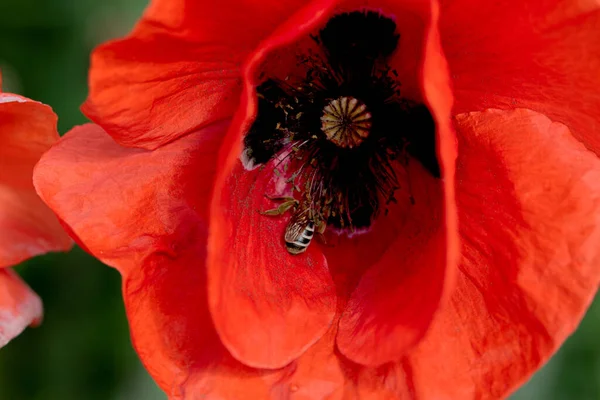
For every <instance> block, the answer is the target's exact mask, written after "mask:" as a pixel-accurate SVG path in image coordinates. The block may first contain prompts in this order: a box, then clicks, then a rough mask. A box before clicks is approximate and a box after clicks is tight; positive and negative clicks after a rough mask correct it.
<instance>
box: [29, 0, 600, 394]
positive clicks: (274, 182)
mask: <svg viewBox="0 0 600 400" xmlns="http://www.w3.org/2000/svg"><path fill="white" fill-rule="evenodd" d="M363 7H367V8H368V9H369V10H378V11H381V13H382V14H383V15H392V16H394V17H395V19H394V21H395V23H396V26H397V29H398V32H399V33H400V40H399V43H398V50H397V51H396V52H395V53H394V54H393V55H392V57H391V58H390V59H389V64H390V66H391V67H392V68H394V69H395V70H396V72H397V73H398V79H399V81H400V82H401V87H400V90H401V91H402V93H405V94H406V95H407V96H409V98H410V99H411V100H413V101H417V102H420V103H422V104H424V105H425V106H426V107H427V109H428V110H429V112H430V113H431V115H432V116H433V118H434V120H435V124H436V147H437V162H438V163H439V167H440V169H441V173H442V177H443V179H437V178H435V177H432V176H431V175H432V174H431V168H430V167H431V166H429V168H428V166H427V163H426V162H425V161H424V160H423V159H418V161H416V160H415V158H418V157H416V156H414V157H413V159H412V160H411V161H410V162H409V163H408V164H407V165H405V166H404V168H400V169H399V170H398V171H396V172H398V173H399V174H403V175H402V176H401V178H402V179H409V183H410V184H411V187H410V195H411V196H412V197H413V199H412V200H414V205H411V202H412V201H410V200H411V199H410V197H409V196H408V195H407V192H406V191H403V190H400V191H399V192H397V193H398V194H399V195H397V196H396V200H397V202H398V205H397V206H395V207H390V209H389V215H388V216H387V217H386V218H383V217H382V216H380V217H379V218H380V219H378V220H377V223H376V224H375V225H374V226H373V227H372V229H371V231H370V232H368V233H365V234H360V235H356V236H353V237H351V238H347V237H345V236H340V237H338V238H337V241H336V242H335V243H330V245H319V244H315V243H313V244H311V245H310V246H309V247H308V250H307V251H306V253H305V254H304V255H301V256H296V257H292V256H289V255H288V254H287V252H286V251H285V247H284V244H283V243H282V240H281V239H280V238H281V236H282V234H283V230H284V229H285V227H286V225H287V223H288V219H286V218H284V217H281V218H267V217H265V216H262V215H260V214H259V213H258V211H261V210H266V209H269V208H272V207H273V206H274V204H273V203H272V202H270V201H269V200H268V199H267V198H265V197H264V195H265V194H267V195H268V194H273V193H274V192H275V194H279V193H277V191H278V188H279V189H280V186H281V181H280V180H279V179H277V174H275V173H271V172H270V171H273V169H274V167H275V163H276V162H278V161H277V160H274V161H273V160H272V161H271V162H266V163H265V167H264V168H263V169H261V168H258V169H253V170H251V171H249V170H248V167H249V165H248V163H247V160H246V165H245V167H246V168H244V166H243V165H242V163H240V161H239V160H240V156H241V154H242V152H243V151H244V152H245V151H246V150H247V149H248V146H247V144H246V143H244V145H243V146H242V139H243V138H244V135H246V132H247V131H248V130H249V129H251V126H252V123H253V121H254V118H255V116H256V114H257V113H258V114H259V117H260V104H257V99H256V97H255V90H259V91H260V90H263V89H261V87H260V86H259V85H260V84H262V83H263V82H264V79H265V76H266V77H269V76H277V75H281V74H283V76H285V75H286V74H288V73H289V74H293V73H296V72H297V69H296V63H295V61H296V58H295V55H296V54H300V53H297V51H298V52H301V51H303V50H306V44H307V39H306V38H307V37H308V34H309V33H312V34H315V33H318V32H319V29H322V28H323V27H324V26H325V25H326V24H327V22H328V21H330V20H331V17H332V16H334V15H339V14H340V13H341V12H347V11H355V10H357V9H362V8H363ZM184 10H185V11H184ZM467 10H468V12H467ZM473 15H477V16H479V17H477V18H473ZM249 16H251V18H249ZM215 21H218V24H217V23H215ZM282 21H285V22H282ZM599 23H600V10H599V9H598V5H597V4H592V3H589V4H588V3H585V2H572V1H549V2H540V4H538V5H537V7H534V6H532V4H531V3H528V4H527V5H524V4H521V3H520V2H517V1H515V2H514V4H512V5H511V6H510V7H509V6H508V5H507V4H505V3H502V4H495V3H493V4H487V3H479V2H468V1H464V0H455V1H450V0H446V1H442V2H441V4H440V5H439V6H438V4H437V2H435V1H431V2H420V1H410V0H405V1H391V0H388V1H368V2H358V1H339V2H337V1H325V0H322V1H313V2H304V1H295V2H286V4H285V5H282V4H281V3H280V2H240V1H229V2H224V3H223V2H220V3H219V4H218V5H217V6H215V5H212V3H210V2H205V1H199V2H198V1H196V2H191V1H185V0H180V1H166V0H157V1H154V2H153V3H152V4H151V6H150V8H149V9H148V10H147V11H146V13H145V15H144V17H143V18H142V20H141V21H140V22H139V23H138V25H137V26H136V28H135V29H134V31H133V32H132V34H131V35H130V36H128V37H127V38H125V39H122V40H119V41H114V42H111V43H108V44H106V45H104V46H101V47H100V48H99V49H98V50H97V51H96V52H95V54H94V56H93V65H92V70H91V74H90V84H91V91H90V98H89V99H88V101H87V102H86V104H85V105H84V111H85V112H86V113H87V115H88V116H90V118H92V119H93V120H94V122H96V123H97V124H99V126H97V125H84V126H82V127H78V128H75V129H74V130H72V131H71V132H70V133H68V134H67V135H66V136H65V137H63V138H62V139H61V140H60V141H59V142H58V144H57V145H55V146H54V147H53V148H52V149H51V150H50V151H49V152H48V153H47V154H46V155H45V156H44V157H43V158H42V160H41V162H40V163H39V166H38V167H37V169H36V171H35V174H34V175H35V176H34V180H35V184H36V188H37V189H38V192H39V193H40V195H41V196H42V198H43V199H44V201H46V203H47V204H48V205H49V206H50V207H51V208H52V209H53V210H54V211H55V212H56V213H57V214H58V216H59V217H60V219H61V220H62V221H64V222H65V224H67V225H68V226H69V228H70V230H71V232H72V234H73V235H74V236H75V238H76V240H78V241H79V242H80V243H81V244H82V245H83V246H85V247H86V248H87V249H88V250H89V251H90V252H91V253H92V254H94V255H95V256H96V257H98V258H100V259H101V260H102V261H104V262H105V263H107V264H109V265H111V266H113V267H115V268H117V269H119V271H120V272H121V274H122V275H123V292H124V298H125V304H126V308H127V313H128V318H129V321H130V326H131V334H132V339H133V342H134V346H135V347H136V350H137V351H138V353H139V355H140V358H141V359H142V361H143V362H144V364H145V365H146V367H147V368H148V370H149V371H150V373H151V374H152V376H153V377H154V378H155V379H156V381H157V382H158V384H159V385H160V386H161V388H163V389H164V390H165V391H166V392H167V394H168V395H169V396H170V397H171V398H173V399H183V398H185V399H195V398H202V397H203V396H206V395H209V396H210V397H211V398H222V399H263V398H265V399H266V398H294V399H325V398H327V399H347V398H356V397H358V398H361V399H371V398H372V399H380V398H396V399H412V398H415V399H431V398H435V399H437V398H447V399H454V398H460V399H463V398H464V399H469V398H473V399H474V398H482V399H495V398H502V397H504V396H507V395H508V394H509V393H511V392H512V391H514V390H515V389H516V388H517V387H518V386H519V385H520V384H521V383H522V382H524V381H525V380H526V379H527V378H528V377H529V376H530V375H531V374H532V373H533V372H534V371H535V370H536V369H537V368H538V367H539V366H540V365H542V364H543V363H544V362H545V361H546V360H547V359H548V358H549V357H550V356H551V355H552V354H553V352H554V351H555V350H556V349H557V348H558V347H559V346H560V344H561V343H562V342H563V341H564V340H565V339H566V337H567V336H568V335H569V334H570V333H572V332H573V330H574V329H575V328H576V326H577V324H578V322H579V321H580V319H581V318H582V316H583V313H584V312H585V310H586V308H587V307H588V305H589V304H590V302H591V300H592V298H593V296H594V294H595V292H596V290H597V287H598V280H599V277H600V271H599V270H598V268H597V267H598V263H599V261H600V260H599V257H600V249H598V248H597V246H596V244H597V243H598V242H599V240H600V230H599V229H598V227H599V226H600V187H599V184H598V182H600V179H599V178H600V177H599V176H598V175H599V174H600V160H598V153H599V151H600V150H599V146H598V138H597V136H596V135H597V134H598V132H597V128H595V126H596V125H597V124H598V122H599V121H598V118H599V117H598V116H599V115H600V112H599V111H600V95H599V94H598V91H597V88H598V87H600V76H599V75H598V74H597V73H596V71H598V70H600V58H599V55H600V49H599V48H598V46H599V44H598V42H597V41H596V40H595V37H596V36H595V32H596V30H595V29H596V27H597V26H598V24H599ZM508 27H511V28H510V29H509V28H508ZM442 49H443V53H442ZM243 60H246V61H245V62H244V63H243V64H242V62H243ZM448 69H449V74H448ZM450 77H451V78H450ZM449 82H450V83H451V85H452V91H450V84H449ZM257 87H258V89H256V88H257ZM263 88H264V87H263ZM138 92H143V93H145V94H146V95H145V96H138V95H137V94H135V93H138ZM451 93H453V95H454V108H453V110H454V111H453V112H452V118H450V109H451V105H452V94H451ZM261 96H263V97H264V92H263V93H261ZM257 108H258V110H257ZM298 118H300V117H298ZM454 133H456V143H457V144H458V157H457V158H456V187H455V185H454V158H455V157H456V149H454V144H455V139H454ZM417 139H419V138H417ZM586 147H587V148H586ZM242 158H244V157H242ZM246 158H247V157H246ZM403 171H404V172H403ZM280 173H281V172H280ZM82 193H86V194H89V193H93V194H94V197H91V196H87V197H86V198H87V199H88V201H86V202H82V201H80V200H79V199H80V198H81V194H82ZM455 205H456V206H455ZM407 209H408V210H411V211H412V212H410V213H406V212H403V211H405V210H407ZM456 214H458V221H459V222H460V223H459V225H458V227H457V226H456V222H455V220H456ZM458 237H460V241H461V244H460V257H458V253H457V250H458V247H457V246H458ZM330 239H331V236H330ZM334 239H335V237H334ZM207 299H208V301H207Z"/></svg>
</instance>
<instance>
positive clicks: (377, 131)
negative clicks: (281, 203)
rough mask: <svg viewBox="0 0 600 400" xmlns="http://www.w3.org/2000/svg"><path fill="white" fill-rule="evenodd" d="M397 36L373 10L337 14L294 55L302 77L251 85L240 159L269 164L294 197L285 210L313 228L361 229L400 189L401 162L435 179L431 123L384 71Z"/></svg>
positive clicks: (390, 24)
mask: <svg viewBox="0 0 600 400" xmlns="http://www.w3.org/2000/svg"><path fill="white" fill-rule="evenodd" d="M399 37H400V36H399V34H398V33H397V32H396V24H395V22H394V21H393V20H391V19H389V18H386V17H384V16H382V15H380V14H378V13H375V12H351V13H345V14H340V15H337V16H335V17H333V18H332V19H331V20H329V22H328V23H327V25H326V26H325V27H324V28H323V29H322V30H321V31H320V32H319V33H318V35H316V36H314V37H312V39H313V40H314V42H315V44H316V45H317V46H316V48H317V49H316V50H311V51H307V53H306V54H302V55H299V60H298V62H299V64H300V65H302V66H304V68H305V73H304V74H303V76H288V77H285V78H284V79H279V78H275V77H270V78H268V79H266V80H265V81H264V82H263V83H262V84H261V85H260V86H259V87H258V88H257V93H258V99H259V100H258V113H257V116H256V119H255V121H254V123H253V125H252V127H251V128H250V130H249V131H248V133H247V135H246V137H245V139H244V146H245V149H244V158H246V161H247V162H248V163H250V164H252V165H259V164H264V163H267V162H269V161H270V160H273V159H277V162H278V163H279V164H278V165H281V168H280V169H278V170H277V171H276V173H277V175H281V176H285V178H286V182H287V183H288V184H289V185H290V190H291V192H292V193H293V197H294V198H295V200H296V201H295V202H291V203H289V204H290V207H291V205H292V204H294V209H296V214H299V213H303V214H302V215H306V216H307V217H306V218H305V219H308V220H309V221H311V222H314V223H315V224H320V225H323V226H334V227H336V228H338V229H344V230H348V231H349V232H353V231H355V230H356V229H357V228H366V227H369V226H370V225H371V224H372V223H373V221H374V220H375V219H376V218H377V217H378V216H379V215H380V214H381V211H382V210H385V209H386V207H387V206H388V205H389V204H390V202H394V201H395V198H394V193H395V192H396V190H397V189H398V188H400V186H401V184H405V183H404V182H399V179H398V174H397V171H398V168H407V165H408V160H409V158H410V157H413V158H415V159H417V160H418V161H420V162H421V164H422V165H423V166H424V167H425V168H426V169H427V170H428V171H429V172H430V173H431V174H432V175H433V176H435V177H439V176H440V170H439V165H438V162H437V159H436V155H435V124H434V121H433V118H432V116H431V114H430V112H429V110H428V109H427V107H425V106H424V105H422V104H418V103H416V102H414V101H411V100H409V99H406V98H404V97H402V94H401V90H400V82H398V80H397V76H398V75H397V73H396V72H395V71H394V70H393V69H391V68H390V67H389V65H388V61H389V58H390V56H391V55H392V54H393V53H394V51H395V50H396V48H397V46H398V39H399ZM267 195H270V194H267ZM286 210H287V208H286Z"/></svg>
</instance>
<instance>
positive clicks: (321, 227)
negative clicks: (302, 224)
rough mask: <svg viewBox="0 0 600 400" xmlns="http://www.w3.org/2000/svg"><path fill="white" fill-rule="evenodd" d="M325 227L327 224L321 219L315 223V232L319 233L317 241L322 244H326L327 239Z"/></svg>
mask: <svg viewBox="0 0 600 400" xmlns="http://www.w3.org/2000/svg"><path fill="white" fill-rule="evenodd" d="M326 228H327V224H326V223H325V222H323V221H319V222H316V223H315V232H316V233H317V235H319V241H320V242H321V243H323V244H325V245H326V244H327V239H325V235H324V233H325V229H326Z"/></svg>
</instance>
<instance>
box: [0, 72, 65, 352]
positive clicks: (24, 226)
mask: <svg viewBox="0 0 600 400" xmlns="http://www.w3.org/2000/svg"><path fill="white" fill-rule="evenodd" d="M1 83H2V81H1V77H0V88H1ZM56 120H57V118H56V115H55V114H54V113H53V112H52V109H51V108H50V107H48V106H46V105H44V104H41V103H38V102H36V101H33V100H30V99H27V98H25V97H22V96H19V95H15V94H11V93H2V92H1V91H0V143H1V146H0V230H1V231H2V239H1V241H0V347H2V346H4V345H5V344H6V343H8V342H9V341H10V340H11V339H12V338H14V337H15V336H17V335H18V334H19V333H21V331H22V330H23V329H25V328H26V327H27V326H28V325H31V324H38V323H39V322H41V319H42V303H41V301H40V299H39V297H38V296H37V295H36V294H35V293H34V292H33V291H32V290H31V289H30V288H29V287H28V286H27V285H26V284H25V283H24V282H23V281H22V280H21V279H20V278H19V277H18V275H17V274H16V273H15V272H13V271H12V270H11V269H9V268H8V267H11V266H13V265H16V264H18V263H20V262H22V261H24V260H26V259H28V258H30V257H33V256H36V255H39V254H44V253H47V252H49V251H66V250H68V249H70V248H71V245H72V241H71V239H69V237H68V235H67V234H66V233H65V232H64V231H63V230H62V228H61V226H60V224H59V222H58V220H57V219H56V216H55V215H54V214H53V213H52V211H50V210H49V209H48V207H47V206H46V205H45V204H44V203H43V202H42V201H41V200H40V198H39V197H38V196H37V194H36V193H35V189H34V187H33V182H32V175H33V167H34V165H35V164H36V163H37V161H38V160H39V158H40V156H41V155H42V153H43V152H44V151H46V150H48V149H49V148H50V146H51V145H52V144H53V143H54V142H55V141H56V140H58V132H57V131H56Z"/></svg>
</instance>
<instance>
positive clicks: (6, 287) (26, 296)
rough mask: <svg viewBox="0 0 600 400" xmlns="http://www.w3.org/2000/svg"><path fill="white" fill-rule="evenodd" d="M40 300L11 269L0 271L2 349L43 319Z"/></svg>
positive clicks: (0, 336)
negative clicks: (29, 326) (27, 328)
mask: <svg viewBox="0 0 600 400" xmlns="http://www.w3.org/2000/svg"><path fill="white" fill-rule="evenodd" d="M42 312H43V310H42V302H41V300H40V298H39V297H38V296H37V295H36V294H35V293H34V292H33V291H32V290H31V289H30V288H29V286H27V284H25V282H23V281H22V280H21V278H19V276H18V275H17V274H16V273H15V272H13V271H12V270H10V269H0V347H2V346H4V345H5V344H6V343H8V342H9V341H10V340H11V339H12V338H14V337H15V336H17V335H18V334H19V333H21V332H22V331H23V329H25V328H26V327H27V326H28V325H32V324H38V323H39V322H40V321H41V319H42Z"/></svg>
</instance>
